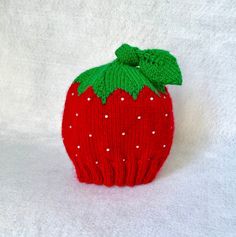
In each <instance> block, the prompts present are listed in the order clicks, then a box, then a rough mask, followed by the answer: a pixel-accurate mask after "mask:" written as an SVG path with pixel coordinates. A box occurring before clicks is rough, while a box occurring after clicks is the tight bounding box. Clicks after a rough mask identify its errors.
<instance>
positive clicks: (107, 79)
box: [74, 44, 182, 104]
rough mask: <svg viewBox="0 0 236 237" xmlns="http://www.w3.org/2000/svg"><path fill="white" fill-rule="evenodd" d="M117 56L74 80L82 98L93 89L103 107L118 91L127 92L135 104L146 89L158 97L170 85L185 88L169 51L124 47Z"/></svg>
mask: <svg viewBox="0 0 236 237" xmlns="http://www.w3.org/2000/svg"><path fill="white" fill-rule="evenodd" d="M116 55H117V59H116V60H114V61H113V62H111V63H108V64H105V65H102V66H100V67H95V68H92V69H89V70H87V71H85V72H83V73H82V74H80V75H79V76H78V77H77V78H76V79H75V80H74V83H79V87H78V94H79V95H80V94H82V93H83V92H84V91H86V90H87V88H88V87H90V86H91V87H92V88H93V90H94V93H95V94H96V95H97V96H98V97H99V98H101V100H102V103H103V104H104V103H106V101H107V98H108V96H109V95H110V94H112V93H113V92H114V91H115V90H117V89H122V90H124V91H126V92H127V93H128V94H130V95H131V96H132V97H133V99H134V100H135V99H137V97H138V95H139V92H140V91H141V90H142V89H143V87H144V86H147V87H149V88H150V89H151V90H152V91H154V92H155V93H157V94H159V93H158V92H161V93H165V92H166V89H165V85H167V84H172V85H181V84H182V76H181V72H180V69H179V66H178V64H177V61H176V59H175V57H174V56H173V55H171V54H170V53H169V52H168V51H165V50H159V49H148V50H140V49H138V48H136V47H131V46H129V45H127V44H124V45H122V46H121V47H120V48H118V49H117V50H116Z"/></svg>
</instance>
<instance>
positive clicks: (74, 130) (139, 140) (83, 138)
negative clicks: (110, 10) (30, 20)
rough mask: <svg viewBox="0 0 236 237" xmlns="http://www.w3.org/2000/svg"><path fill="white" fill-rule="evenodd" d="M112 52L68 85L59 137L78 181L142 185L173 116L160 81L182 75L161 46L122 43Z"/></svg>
mask: <svg viewBox="0 0 236 237" xmlns="http://www.w3.org/2000/svg"><path fill="white" fill-rule="evenodd" d="M116 55H117V59H116V60H114V61H113V62H111V63H108V64H106V65H103V66H100V67H96V68H93V69H90V70H87V71H85V72H84V73H82V74H81V75H80V76H78V77H77V78H76V79H75V81H74V82H73V84H72V85H71V87H70V89H69V91H68V93H67V98H66V103H65V109H64V114H63V122H62V136H63V141H64V145H65V147H66V150H67V153H68V155H69V157H70V159H71V160H72V162H73V164H74V166H75V169H76V173H77V177H78V179H79V180H80V181H81V182H86V183H95V184H104V185H106V186H112V185H118V186H124V185H129V186H133V185H136V184H145V183H148V182H151V181H152V180H153V179H154V178H155V176H156V174H157V172H158V171H159V169H160V168H161V167H162V165H163V163H164V161H165V160H166V158H167V156H168V154H169V152H170V148H171V145H172V140H173V133H174V118H173V112H172V102H171V97H170V95H169V93H168V91H167V89H166V87H165V85H167V84H181V83H182V78H181V73H180V69H179V67H178V64H177V62H176V59H175V58H174V57H173V56H172V55H171V54H170V53H169V52H167V51H164V50H156V49H152V50H140V49H138V48H136V47H131V46H129V45H127V44H124V45H122V46H121V47H120V48H118V49H117V50H116Z"/></svg>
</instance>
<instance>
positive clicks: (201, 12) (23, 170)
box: [0, 0, 236, 237]
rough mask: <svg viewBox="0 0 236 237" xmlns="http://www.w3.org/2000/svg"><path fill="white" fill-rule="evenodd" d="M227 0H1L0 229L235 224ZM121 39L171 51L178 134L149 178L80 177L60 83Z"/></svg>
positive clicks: (234, 115) (211, 236) (234, 70)
mask: <svg viewBox="0 0 236 237" xmlns="http://www.w3.org/2000/svg"><path fill="white" fill-rule="evenodd" d="M235 5H236V4H235V1H234V0H221V1H220V0H211V1H207V0H198V1H193V0H192V1H189V0H173V1H171V0H169V1H168V0H166V1H164V0H163V1H154V0H151V1H138V0H133V1H132V0H125V1H115V0H106V1H105V0H97V1H95V0H94V1H91V0H84V1H78V0H74V1H67V0H60V1H59V0H48V1H26V0H22V1H10V0H1V1H0V236H1V237H30V236H33V237H34V236H36V237H37V236H47V237H51V236H53V237H54V236H57V237H61V236H62V237H67V236H68V237H75V236H76V237H77V236H80V237H94V236H95V237H97V236H98V237H124V236H125V237H136V236H138V237H157V236H158V237H162V236H163V237H169V236H170V237H175V236H176V237H177V236H178V237H182V236H183V237H184V236H186V237H188V236H191V237H195V236H196V237H201V236H204V237H223V236H224V237H233V236H235V233H236V210H235V206H236V197H235V196H236V195H235V194H236V193H235V192H236V191H235V190H236V185H235V179H236V162H235V158H236V85H235V74H236V66H235V58H236V40H235V36H236V28H235V25H236V15H235V12H236V7H235ZM122 42H128V43H130V44H134V45H137V46H139V47H141V48H148V47H159V48H164V49H168V50H170V51H171V52H172V53H173V54H175V55H176V56H177V58H178V60H179V63H180V66H181V68H182V72H183V79H184V85H183V86H182V87H170V91H171V93H172V97H173V101H174V109H175V118H176V136H175V141H174V146H173V149H172V152H171V155H170V157H169V160H168V161H167V162H166V164H165V166H164V168H163V169H162V171H161V173H160V175H159V179H156V180H155V181H154V182H153V183H151V184H149V185H144V186H138V187H135V188H117V187H115V188H106V187H101V186H95V185H84V184H80V183H78V182H77V180H76V178H75V175H74V171H73V168H72V165H71V163H70V161H69V159H68V158H67V155H66V153H65V150H64V147H63V145H62V142H61V139H60V123H61V114H62V110H63V104H64V99H65V93H66V90H67V89H68V87H69V85H70V83H71V82H72V80H73V79H74V78H75V76H76V75H78V74H79V73H80V72H82V71H83V70H84V69H86V68H90V67H92V66H95V65H100V64H102V63H105V62H107V61H109V60H111V59H112V58H113V57H114V50H115V49H116V48H117V47H118V46H119V45H120V44H121V43H122Z"/></svg>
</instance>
